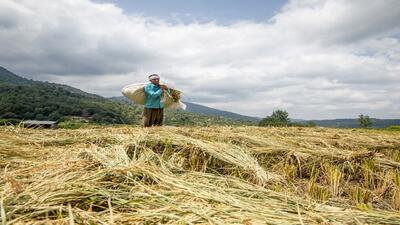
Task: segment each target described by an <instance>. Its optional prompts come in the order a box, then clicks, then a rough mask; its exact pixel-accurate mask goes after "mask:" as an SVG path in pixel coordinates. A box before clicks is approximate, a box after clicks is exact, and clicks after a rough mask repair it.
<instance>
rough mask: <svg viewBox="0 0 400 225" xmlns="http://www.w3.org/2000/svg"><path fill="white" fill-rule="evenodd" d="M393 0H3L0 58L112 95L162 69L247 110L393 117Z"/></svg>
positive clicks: (398, 28) (398, 10)
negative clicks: (281, 110)
mask: <svg viewBox="0 0 400 225" xmlns="http://www.w3.org/2000/svg"><path fill="white" fill-rule="evenodd" d="M399 21H400V2H399V1H398V0H352V1H348V0H304V1H300V0H293V1H278V0H272V1H263V0H170V1H164V0H158V1H155V0H148V1H139V0H131V1H128V0H92V1H90V0H57V1H54V0H40V1H32V0H1V1H0V52H1V53H0V65H1V66H4V67H6V68H8V69H9V70H11V71H13V72H15V73H17V74H19V75H22V76H24V77H28V78H32V79H36V80H48V81H52V82H58V83H64V84H68V85H72V86H74V87H77V88H80V89H82V90H84V91H88V92H92V93H96V94H100V95H103V96H119V95H121V94H120V90H121V88H122V87H123V86H124V85H126V84H130V83H135V82H145V81H146V77H147V75H148V74H150V73H159V74H161V76H162V79H163V81H164V82H166V83H167V84H170V85H172V86H174V87H175V88H177V89H180V90H182V91H183V92H184V94H185V99H186V100H187V101H191V102H195V103H200V104H203V105H207V106H210V107H215V108H219V109H224V110H229V111H233V112H237V113H242V114H246V115H253V116H265V115H268V114H270V113H271V112H272V111H273V110H275V109H285V110H287V111H288V112H289V114H290V116H291V117H292V118H303V119H329V118H344V117H356V116H357V115H359V114H360V113H363V114H368V115H370V116H371V117H378V118H400V22H399Z"/></svg>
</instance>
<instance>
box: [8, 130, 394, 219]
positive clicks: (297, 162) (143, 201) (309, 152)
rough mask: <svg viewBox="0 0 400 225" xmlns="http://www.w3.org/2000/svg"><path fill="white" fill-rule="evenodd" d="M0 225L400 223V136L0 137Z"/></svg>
mask: <svg viewBox="0 0 400 225" xmlns="http://www.w3.org/2000/svg"><path fill="white" fill-rule="evenodd" d="M0 169H1V170H0V171H1V172H0V175H1V181H0V191H1V219H2V223H3V224H245V225H249V224H400V213H399V210H400V132H398V131H392V132H389V131H379V130H362V129H328V128H296V127H290V128H274V127H267V128H260V127H223V126H215V127H160V128H149V129H143V128H140V127H129V126H122V127H93V128H84V129H76V130H67V129H58V130H35V129H23V128H18V127H12V126H8V127H1V128H0Z"/></svg>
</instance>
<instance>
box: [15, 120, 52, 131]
mask: <svg viewBox="0 0 400 225" xmlns="http://www.w3.org/2000/svg"><path fill="white" fill-rule="evenodd" d="M22 126H23V127H27V128H46V129H57V128H58V122H57V121H40V120H25V121H22Z"/></svg>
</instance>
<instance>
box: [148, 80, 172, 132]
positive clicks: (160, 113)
mask: <svg viewBox="0 0 400 225" xmlns="http://www.w3.org/2000/svg"><path fill="white" fill-rule="evenodd" d="M149 81H150V83H149V84H147V85H146V86H145V87H144V93H145V94H146V101H145V104H144V111H143V126H144V127H151V126H162V123H163V117H164V104H163V103H162V102H161V98H162V95H163V93H164V91H165V90H166V89H167V86H166V85H160V76H158V75H157V74H152V75H150V76H149Z"/></svg>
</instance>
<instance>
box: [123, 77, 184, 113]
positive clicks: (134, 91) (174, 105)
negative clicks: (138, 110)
mask: <svg viewBox="0 0 400 225" xmlns="http://www.w3.org/2000/svg"><path fill="white" fill-rule="evenodd" d="M146 85H147V84H146V83H137V84H130V85H127V86H125V87H124V88H122V94H123V95H124V96H125V97H127V98H129V99H130V100H132V101H133V102H134V103H135V104H138V105H144V103H145V101H146V94H145V93H144V87H145V86H146ZM161 101H162V102H163V104H164V107H165V108H171V109H183V110H185V109H186V105H185V104H184V103H182V102H181V101H180V100H179V101H178V102H175V101H174V99H173V98H172V96H171V95H170V94H169V93H168V91H166V92H165V94H163V97H162V99H161Z"/></svg>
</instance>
